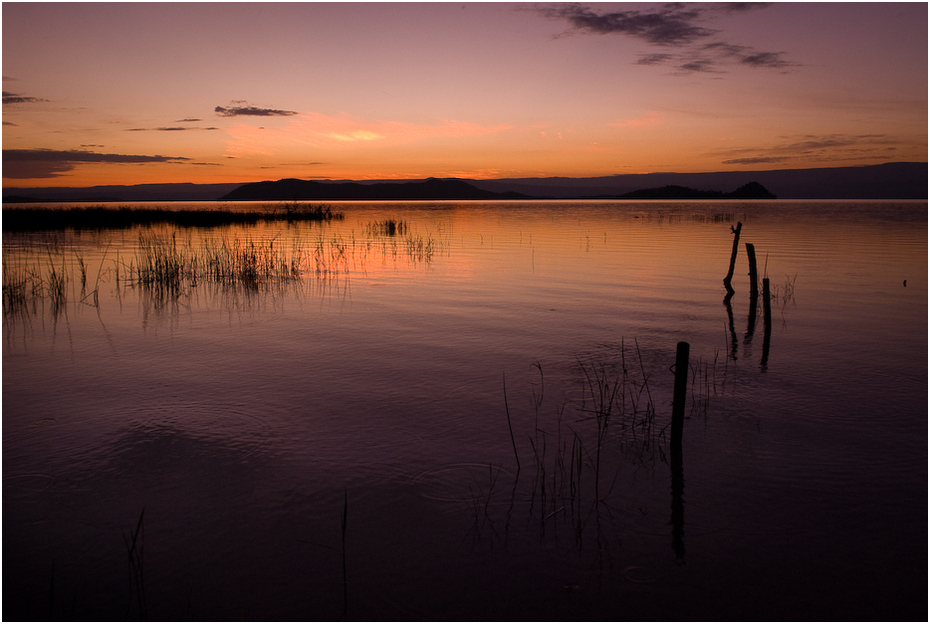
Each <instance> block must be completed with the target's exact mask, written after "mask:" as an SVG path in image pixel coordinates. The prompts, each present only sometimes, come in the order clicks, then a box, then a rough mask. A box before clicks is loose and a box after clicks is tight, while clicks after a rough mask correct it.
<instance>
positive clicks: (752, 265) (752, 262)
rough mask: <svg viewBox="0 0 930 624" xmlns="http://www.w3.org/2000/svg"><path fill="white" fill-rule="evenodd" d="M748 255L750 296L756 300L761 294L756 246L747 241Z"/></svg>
mask: <svg viewBox="0 0 930 624" xmlns="http://www.w3.org/2000/svg"><path fill="white" fill-rule="evenodd" d="M746 255H747V256H748V257H749V298H750V299H752V300H753V301H756V299H757V297H758V296H759V275H758V273H756V247H755V245H753V244H752V243H746Z"/></svg>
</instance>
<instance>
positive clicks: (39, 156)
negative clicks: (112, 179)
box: [3, 149, 190, 179]
mask: <svg viewBox="0 0 930 624" xmlns="http://www.w3.org/2000/svg"><path fill="white" fill-rule="evenodd" d="M189 160H190V159H189V158H184V157H181V156H159V155H156V156H140V155H133V154H101V153H98V152H88V151H83V150H51V149H5V150H3V177H4V178H16V179H30V178H55V177H58V176H61V175H63V174H65V173H67V172H69V171H72V170H73V169H74V168H75V167H76V166H77V165H79V164H83V163H118V164H124V163H177V162H182V161H189Z"/></svg>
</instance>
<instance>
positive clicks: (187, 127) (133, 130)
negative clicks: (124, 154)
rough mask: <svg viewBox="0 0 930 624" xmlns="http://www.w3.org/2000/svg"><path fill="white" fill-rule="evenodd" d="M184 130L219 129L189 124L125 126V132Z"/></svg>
mask: <svg viewBox="0 0 930 624" xmlns="http://www.w3.org/2000/svg"><path fill="white" fill-rule="evenodd" d="M184 130H219V128H217V127H216V126H210V127H208V128H200V127H196V126H195V127H190V126H162V127H160V128H126V132H183V131H184Z"/></svg>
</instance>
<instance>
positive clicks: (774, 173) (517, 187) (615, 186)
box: [471, 162, 927, 199]
mask: <svg viewBox="0 0 930 624" xmlns="http://www.w3.org/2000/svg"><path fill="white" fill-rule="evenodd" d="M753 180H755V181H756V182H758V183H759V184H762V185H764V186H765V188H766V189H768V190H769V191H771V192H772V193H774V194H775V195H777V196H778V197H779V199H927V163H925V162H897V163H885V164H883V165H868V166H863V167H829V168H823V169H778V170H771V171H718V172H711V173H671V172H670V173H641V174H623V175H615V176H602V177H597V178H509V179H498V180H472V181H471V183H472V184H474V185H475V186H477V187H478V188H482V189H486V190H489V191H500V190H505V189H506V190H509V191H516V192H518V193H525V194H527V195H532V196H534V197H551V198H553V199H570V198H576V197H592V196H619V195H623V194H624V193H631V192H634V191H637V190H640V189H652V188H661V187H663V186H668V185H676V186H684V187H687V188H692V189H697V190H714V189H721V188H737V187H740V186H742V185H744V184H746V183H747V182H750V181H753Z"/></svg>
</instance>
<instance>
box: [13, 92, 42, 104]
mask: <svg viewBox="0 0 930 624" xmlns="http://www.w3.org/2000/svg"><path fill="white" fill-rule="evenodd" d="M36 102H48V100H43V99H42V98H37V97H32V96H29V95H19V94H18V93H10V92H9V91H4V92H3V103H4V104H34V103H36Z"/></svg>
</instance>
